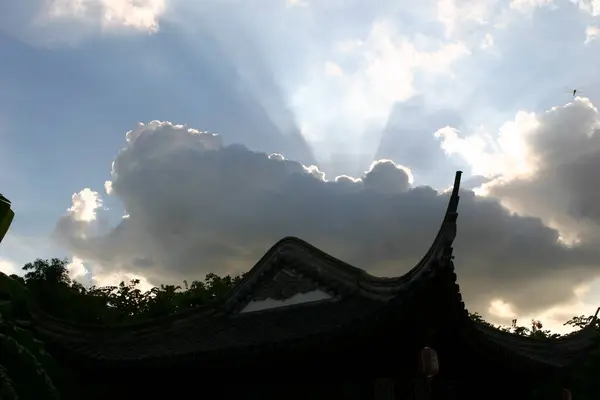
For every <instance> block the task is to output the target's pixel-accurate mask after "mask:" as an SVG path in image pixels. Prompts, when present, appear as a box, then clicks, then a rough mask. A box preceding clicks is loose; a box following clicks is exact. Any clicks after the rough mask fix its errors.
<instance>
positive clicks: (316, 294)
mask: <svg viewBox="0 0 600 400" xmlns="http://www.w3.org/2000/svg"><path fill="white" fill-rule="evenodd" d="M331 298H332V297H331V296H330V295H329V294H328V293H325V292H324V291H322V290H320V289H315V290H311V291H310V292H305V293H296V294H295V295H293V296H291V297H289V298H287V299H285V300H275V299H272V298H269V297H268V298H266V299H264V300H252V301H251V302H250V303H248V304H247V305H246V307H244V308H243V309H242V310H241V311H240V312H241V313H244V312H252V311H260V310H268V309H270V308H277V307H284V306H291V305H293V304H302V303H310V302H313V301H319V300H327V299H331Z"/></svg>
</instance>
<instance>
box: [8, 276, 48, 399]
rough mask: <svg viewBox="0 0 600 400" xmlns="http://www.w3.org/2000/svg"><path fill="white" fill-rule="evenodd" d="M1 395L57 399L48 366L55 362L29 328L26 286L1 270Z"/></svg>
mask: <svg viewBox="0 0 600 400" xmlns="http://www.w3.org/2000/svg"><path fill="white" fill-rule="evenodd" d="M0 294H1V295H2V300H0V398H1V399H13V400H17V399H25V400H27V399H31V400H33V399H59V398H60V397H59V394H58V391H57V390H56V388H55V387H54V383H53V382H52V379H51V378H50V375H49V373H48V370H52V369H54V370H55V366H54V364H53V362H52V359H51V358H50V356H49V354H48V353H47V352H46V351H45V349H44V346H43V344H42V343H41V342H40V341H39V340H37V339H35V337H34V335H33V333H32V332H31V331H30V330H28V329H27V328H28V326H29V325H30V324H31V322H30V321H28V320H27V317H28V313H27V311H26V310H27V306H26V304H25V303H26V301H27V298H28V296H29V294H28V293H26V289H25V288H23V287H22V286H21V285H19V284H18V283H17V282H15V281H14V280H13V279H10V278H9V277H7V276H6V275H4V274H0Z"/></svg>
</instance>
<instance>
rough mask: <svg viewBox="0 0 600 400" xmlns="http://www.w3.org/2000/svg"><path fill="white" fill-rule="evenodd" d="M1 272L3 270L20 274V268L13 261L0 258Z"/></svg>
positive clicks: (5, 272) (7, 273)
mask: <svg viewBox="0 0 600 400" xmlns="http://www.w3.org/2000/svg"><path fill="white" fill-rule="evenodd" d="M0 272H3V273H4V274H6V275H13V274H18V273H19V272H20V268H18V267H17V265H16V264H15V263H14V262H12V261H10V260H7V259H3V258H0Z"/></svg>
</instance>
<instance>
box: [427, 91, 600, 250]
mask: <svg viewBox="0 0 600 400" xmlns="http://www.w3.org/2000/svg"><path fill="white" fill-rule="evenodd" d="M599 129H600V115H599V113H598V110H597V109H596V107H595V106H594V105H593V104H592V103H591V102H590V101H589V99H586V98H580V97H577V98H576V99H575V100H574V101H573V102H572V103H569V104H567V105H565V106H560V107H553V108H552V109H550V110H548V111H546V112H543V113H526V112H519V113H517V116H516V118H515V121H514V122H510V123H507V124H505V125H504V126H503V127H502V128H501V130H500V132H499V133H498V134H497V135H496V136H495V137H490V136H484V135H482V134H474V135H472V136H467V137H459V136H458V134H457V133H456V132H455V131H450V130H446V131H443V132H438V135H439V136H440V137H442V138H443V141H442V146H443V147H444V148H445V149H446V151H448V152H449V153H453V154H459V155H461V156H462V157H463V158H464V159H465V160H467V162H468V163H469V164H470V165H471V167H472V168H473V171H474V173H476V174H479V175H484V176H487V177H488V178H491V181H489V182H488V183H486V184H485V185H484V186H483V189H484V192H485V193H487V194H488V195H491V196H494V197H496V198H498V199H500V200H501V201H502V203H503V204H504V205H506V206H508V207H509V208H511V209H512V210H513V211H516V212H519V213H521V214H527V215H532V216H536V217H539V218H542V219H543V220H544V221H545V223H546V224H548V225H549V226H553V227H555V228H556V229H558V230H559V231H560V233H561V237H562V240H564V241H565V242H567V243H578V242H587V243H595V242H596V241H598V240H599V239H600V229H599V227H600V207H599V206H598V204H600V193H598V190H597V188H598V187H600V181H599V180H598V178H597V175H596V174H595V171H597V169H598V168H600V165H598V160H600V134H599V133H598V132H600V131H599ZM473 143H476V144H478V145H473ZM484 160H485V161H484Z"/></svg>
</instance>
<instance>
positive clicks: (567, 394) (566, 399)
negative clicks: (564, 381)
mask: <svg viewBox="0 0 600 400" xmlns="http://www.w3.org/2000/svg"><path fill="white" fill-rule="evenodd" d="M562 399H563V400H573V395H572V394H571V391H570V390H569V389H563V391H562Z"/></svg>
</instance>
